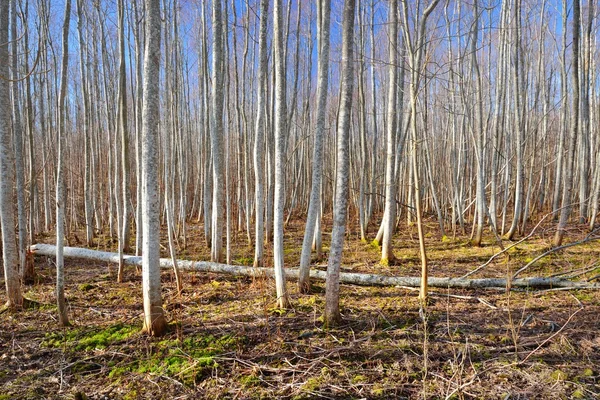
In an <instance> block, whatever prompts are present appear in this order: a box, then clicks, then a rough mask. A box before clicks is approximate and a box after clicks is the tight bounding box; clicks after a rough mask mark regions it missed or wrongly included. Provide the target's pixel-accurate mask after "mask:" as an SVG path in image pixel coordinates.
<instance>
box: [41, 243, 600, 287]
mask: <svg viewBox="0 0 600 400" xmlns="http://www.w3.org/2000/svg"><path fill="white" fill-rule="evenodd" d="M30 250H31V252H32V253H33V254H37V255H44V256H54V255H55V254H56V246H53V245H50V244H34V245H33V246H31V247H30ZM64 256H65V257H66V258H79V259H84V260H92V261H101V262H109V263H118V262H119V255H118V254H117V253H110V252H107V251H98V250H90V249H83V248H78V247H65V248H64ZM123 262H124V263H125V264H126V265H136V266H141V265H142V257H138V256H130V255H124V256H123ZM177 264H178V266H179V268H180V269H181V270H189V271H200V272H213V273H219V274H229V275H234V276H250V277H265V276H266V277H272V276H273V269H271V268H254V267H245V266H241V265H228V264H220V263H214V262H208V261H189V260H177ZM160 266H161V268H173V262H172V260H171V259H170V258H161V259H160ZM285 274H286V279H288V280H296V279H298V269H296V268H287V269H286V270H285ZM326 275H327V274H326V272H325V271H319V270H314V269H313V270H311V271H310V277H311V278H312V279H316V280H321V281H324V280H325V278H326ZM427 281H428V284H429V286H431V287H436V288H457V289H484V288H488V289H489V288H506V287H507V281H506V279H504V278H481V279H464V278H436V277H429V278H428V280H427ZM340 282H341V283H346V284H352V285H360V286H407V287H419V286H420V283H421V278H419V277H404V276H384V275H376V274H360V273H351V272H342V273H340ZM510 287H512V288H533V289H547V288H570V289H600V284H591V283H588V282H575V281H570V280H566V279H561V278H543V277H532V278H518V279H514V280H512V281H511V282H510Z"/></svg>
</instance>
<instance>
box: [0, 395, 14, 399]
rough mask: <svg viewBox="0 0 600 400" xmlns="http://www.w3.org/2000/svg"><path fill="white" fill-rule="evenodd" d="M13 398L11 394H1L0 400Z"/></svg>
mask: <svg viewBox="0 0 600 400" xmlns="http://www.w3.org/2000/svg"><path fill="white" fill-rule="evenodd" d="M12 398H13V397H12V396H11V395H10V394H0V400H10V399H12Z"/></svg>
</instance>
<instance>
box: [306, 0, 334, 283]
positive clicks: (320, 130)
mask: <svg viewBox="0 0 600 400" xmlns="http://www.w3.org/2000/svg"><path fill="white" fill-rule="evenodd" d="M330 21H331V1H330V0H320V1H319V3H318V12H317V41H318V43H317V49H318V59H319V61H318V71H317V124H316V127H315V139H314V147H313V162H312V181H311V189H310V200H309V205H308V215H307V217H306V228H305V230H304V240H303V242H302V254H301V256H300V272H299V279H298V287H299V289H300V291H302V292H305V293H306V292H308V290H309V288H310V277H309V273H310V255H311V248H312V243H313V239H314V237H315V230H316V229H315V227H316V225H317V223H318V224H319V225H320V221H317V220H318V215H319V213H320V212H321V182H322V176H323V137H324V132H325V117H326V115H327V91H328V84H329V32H330V25H331V23H330Z"/></svg>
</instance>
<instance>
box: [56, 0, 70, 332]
mask: <svg viewBox="0 0 600 400" xmlns="http://www.w3.org/2000/svg"><path fill="white" fill-rule="evenodd" d="M70 21H71V0H66V1H65V17H64V24H63V32H62V34H63V37H62V46H63V47H62V49H63V50H62V51H63V55H62V65H61V80H60V93H59V99H58V101H59V103H58V151H57V155H56V156H57V158H58V166H57V169H56V303H57V306H58V321H59V324H60V325H62V326H67V325H70V323H69V318H68V315H67V306H66V303H65V273H64V266H65V261H64V258H63V247H64V244H65V207H66V201H65V184H64V173H63V164H64V162H65V159H64V156H63V151H64V147H65V143H66V141H65V136H66V133H67V132H66V131H67V130H66V129H65V98H66V95H67V90H68V83H67V70H68V68H69V23H70Z"/></svg>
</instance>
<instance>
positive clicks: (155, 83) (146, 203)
mask: <svg viewBox="0 0 600 400" xmlns="http://www.w3.org/2000/svg"><path fill="white" fill-rule="evenodd" d="M145 4H146V49H145V55H144V87H143V91H144V100H143V109H142V182H143V186H144V187H143V191H142V207H143V209H142V224H143V231H144V239H143V244H142V290H143V295H144V331H145V332H146V333H148V334H149V335H151V336H161V335H163V334H164V333H165V332H166V328H167V321H166V320H165V316H164V311H163V308H162V297H161V292H160V286H161V285H160V221H159V203H160V199H159V190H158V122H159V78H160V58H161V57H160V38H161V36H160V23H161V21H160V0H146V3H145Z"/></svg>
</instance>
